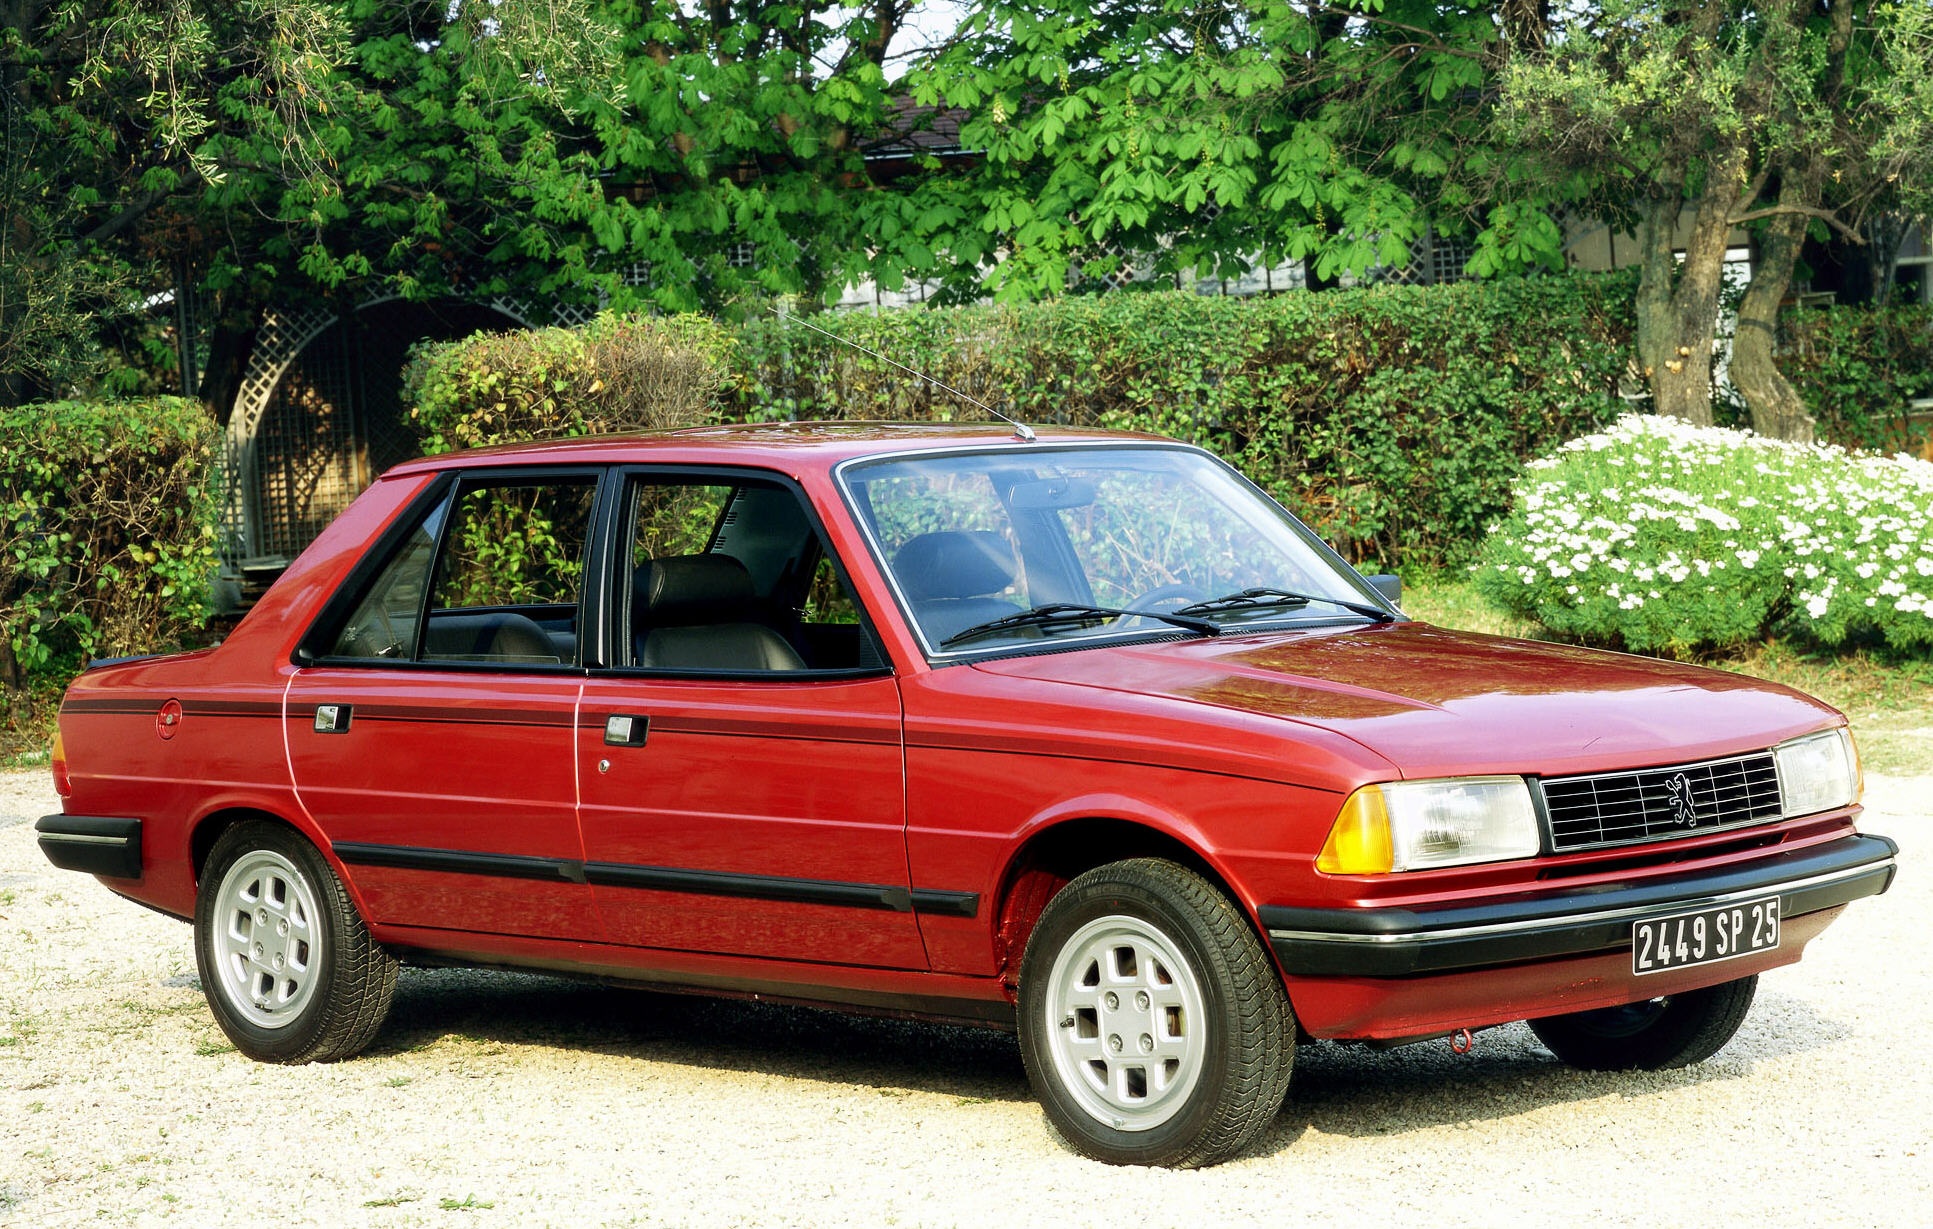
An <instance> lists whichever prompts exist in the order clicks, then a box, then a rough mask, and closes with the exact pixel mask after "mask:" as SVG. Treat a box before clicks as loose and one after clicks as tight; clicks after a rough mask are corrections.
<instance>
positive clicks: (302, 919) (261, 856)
mask: <svg viewBox="0 0 1933 1229" xmlns="http://www.w3.org/2000/svg"><path fill="white" fill-rule="evenodd" d="M258 945H259V946H258ZM257 956H259V959H256V958H255V957H257ZM195 965H196V968H197V969H199V971H200V973H201V986H202V993H203V994H204V995H206V996H207V998H208V1006H209V1009H210V1010H211V1011H212V1012H213V1013H214V1016H215V1023H217V1024H219V1025H221V1030H222V1032H224V1033H226V1034H227V1035H228V1039H229V1040H230V1041H232V1042H234V1043H235V1048H236V1049H237V1050H240V1051H241V1052H242V1053H244V1054H246V1055H248V1056H249V1057H250V1058H253V1059H258V1060H260V1061H262V1062H269V1063H307V1062H334V1061H336V1060H337V1059H342V1058H348V1057H350V1056H352V1055H354V1054H356V1053H357V1052H359V1051H360V1050H362V1049H363V1047H365V1046H367V1045H368V1044H369V1043H370V1041H371V1040H372V1039H373V1038H374V1037H375V1036H376V1031H377V1030H378V1029H380V1028H381V1027H382V1023H383V1018H384V1017H385V1016H387V1015H388V1014H389V1004H390V1000H391V999H392V998H393V997H394V995H395V992H396V968H397V962H396V958H395V957H393V956H391V955H390V954H389V953H388V952H387V951H385V950H384V949H383V948H382V946H381V945H379V944H378V943H376V941H375V940H373V939H371V938H370V937H369V929H368V927H366V926H364V925H363V921H362V917H361V915H360V914H358V913H357V912H356V907H355V905H354V904H353V903H352V902H351V901H350V899H349V894H348V893H347V892H346V891H344V890H343V886H342V882H341V881H340V880H339V879H337V878H336V875H335V872H334V871H333V870H331V869H330V868H329V864H328V863H327V862H326V861H324V860H323V857H322V855H321V854H320V853H318V852H317V851H316V848H315V846H313V845H311V844H310V843H309V842H308V841H307V840H306V839H304V838H303V836H302V835H301V834H300V833H299V832H296V831H295V830H294V829H292V828H289V827H286V826H284V825H282V824H278V823H271V822H268V821H265V820H247V821H244V822H242V823H239V824H236V825H235V826H233V827H231V828H229V829H228V830H227V831H226V832H224V833H222V835H221V838H220V839H219V840H217V841H216V842H215V847H214V849H213V850H212V851H210V853H209V855H208V862H207V865H206V866H204V867H203V868H202V876H201V887H200V889H199V891H198V893H197V895H196V898H195Z"/></svg>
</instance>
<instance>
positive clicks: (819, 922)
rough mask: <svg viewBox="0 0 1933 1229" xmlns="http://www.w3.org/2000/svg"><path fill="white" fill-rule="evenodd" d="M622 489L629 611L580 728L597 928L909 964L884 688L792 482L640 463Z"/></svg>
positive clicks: (867, 634) (747, 950)
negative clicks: (656, 468)
mask: <svg viewBox="0 0 1933 1229" xmlns="http://www.w3.org/2000/svg"><path fill="white" fill-rule="evenodd" d="M624 507H625V509H626V511H625V513H624V515H623V518H622V520H621V522H620V523H621V524H625V525H628V526H630V527H631V529H630V539H631V548H630V550H629V551H626V552H621V553H620V554H621V556H622V557H620V558H619V559H618V560H616V561H615V564H616V566H617V568H618V570H619V572H620V573H622V574H625V575H626V576H627V577H628V581H627V583H625V584H623V585H621V586H620V593H628V595H629V600H628V611H627V612H626V613H625V614H624V615H623V616H622V617H620V618H618V619H616V620H614V623H615V625H616V626H617V627H618V628H620V629H621V630H620V632H619V634H618V635H617V636H616V639H617V640H618V641H620V642H621V643H619V644H618V645H617V646H616V647H615V648H614V650H613V651H612V654H611V660H612V661H613V662H614V663H615V665H614V667H613V668H611V669H609V670H601V671H594V672H593V674H592V677H590V678H589V679H588V680H587V681H586V683H585V686H584V695H583V701H582V705H581V708H580V716H579V720H578V728H577V760H578V771H579V781H580V790H581V797H582V808H581V813H580V818H581V823H582V827H583V839H584V858H585V862H584V874H585V878H586V879H587V880H588V882H589V883H590V885H591V889H592V892H593V893H594V895H595V898H596V900H597V904H598V910H599V913H600V914H601V916H602V917H603V919H604V923H605V927H606V929H607V931H608V933H609V934H610V935H611V937H612V939H613V941H615V942H618V943H625V944H633V945H637V946H644V947H656V948H670V949H677V950H683V951H694V952H712V953H722V954H735V955H759V956H768V957H779V958H784V959H792V960H803V961H820V962H834V963H839V964H849V965H870V966H875V967H889V968H924V967H926V954H925V949H924V948H923V946H922V945H921V942H920V935H919V928H918V925H917V923H916V921H915V919H914V915H913V912H912V897H911V893H910V891H909V883H908V878H907V869H906V836H905V797H904V779H903V774H902V760H903V757H902V751H901V741H900V706H899V691H898V688H897V686H896V685H895V683H894V681H893V679H892V677H891V674H890V672H889V671H888V670H887V669H886V668H885V666H884V665H883V662H882V660H881V658H880V657H879V654H878V652H877V649H876V648H875V647H874V645H875V642H874V641H873V639H872V633H871V629H870V628H868V627H866V626H864V625H863V623H862V621H861V619H860V617H859V615H858V612H857V611H856V610H855V608H854V607H853V605H852V603H851V601H850V599H849V598H848V597H847V596H846V594H847V592H848V590H847V589H846V587H845V585H844V582H843V579H842V577H841V574H840V573H839V570H838V568H837V566H836V564H835V562H834V561H833V560H831V559H829V558H828V557H827V556H826V555H825V553H824V551H823V549H822V546H821V542H822V538H821V535H820V534H819V533H818V531H817V529H816V527H815V526H814V525H813V523H812V521H811V519H810V517H809V516H808V514H807V512H806V510H805V506H804V504H803V502H802V501H801V498H800V496H799V495H798V494H797V493H796V492H795V491H794V490H793V489H792V488H790V487H789V486H787V485H786V484H784V483H782V482H780V481H779V480H777V479H775V478H770V477H762V476H758V475H756V474H749V473H746V472H743V471H717V472H711V473H707V472H702V471H700V472H693V471H683V472H681V473H678V474H650V473H641V474H637V475H634V476H633V478H632V480H631V482H630V484H629V489H628V492H627V503H626V504H625V505H624ZM614 605H616V604H614Z"/></svg>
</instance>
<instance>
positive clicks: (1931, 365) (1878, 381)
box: [1778, 304, 1933, 452]
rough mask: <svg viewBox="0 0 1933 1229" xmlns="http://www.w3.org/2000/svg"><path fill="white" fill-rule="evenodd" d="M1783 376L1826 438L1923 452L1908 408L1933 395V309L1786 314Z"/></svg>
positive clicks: (1921, 433)
mask: <svg viewBox="0 0 1933 1229" xmlns="http://www.w3.org/2000/svg"><path fill="white" fill-rule="evenodd" d="M1781 329H1782V331H1783V332H1784V335H1785V336H1784V339H1783V341H1782V343H1781V344H1780V346H1779V356H1778V365H1779V370H1780V371H1782V372H1784V373H1785V378H1786V379H1788V380H1790V381H1791V382H1792V385H1793V387H1794V388H1796V389H1797V390H1798V392H1799V396H1800V397H1801V398H1803V399H1804V401H1805V403H1806V407H1807V408H1808V409H1810V410H1811V411H1812V413H1813V416H1814V418H1816V419H1817V420H1818V433H1819V438H1820V439H1823V440H1830V441H1832V442H1833V443H1835V444H1840V445H1843V446H1845V447H1848V448H1870V449H1876V450H1879V451H1882V452H1899V451H1909V452H1921V451H1923V450H1924V449H1926V448H1927V447H1928V437H1927V432H1926V428H1925V427H1924V426H1921V427H1918V428H1917V429H1915V428H1914V427H1912V426H1911V424H1909V422H1908V420H1907V417H1906V416H1907V412H1908V402H1911V401H1913V400H1916V399H1919V398H1925V397H1933V307H1924V306H1920V305H1917V304H1915V305H1911V306H1898V307H1888V308H1876V307H1831V308H1826V309H1824V310H1802V311H1793V312H1788V313H1786V316H1785V318H1784V320H1783V321H1782V322H1781Z"/></svg>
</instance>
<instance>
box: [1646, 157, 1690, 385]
mask: <svg viewBox="0 0 1933 1229" xmlns="http://www.w3.org/2000/svg"><path fill="white" fill-rule="evenodd" d="M1679 205H1680V201H1679V198H1678V195H1677V193H1675V192H1674V193H1671V194H1670V195H1668V196H1664V197H1660V198H1658V199H1656V200H1652V201H1647V202H1646V203H1645V204H1644V206H1643V209H1642V212H1641V214H1640V220H1639V222H1638V261H1639V275H1638V300H1637V317H1638V364H1639V366H1640V367H1642V368H1643V375H1644V382H1645V384H1646V385H1648V386H1649V387H1651V388H1652V389H1653V390H1655V389H1656V388H1657V384H1656V375H1657V373H1658V372H1660V371H1662V370H1664V365H1665V361H1666V360H1667V359H1669V358H1671V357H1672V342H1671V334H1672V328H1671V281H1672V275H1673V274H1674V273H1675V272H1677V268H1676V265H1675V263H1674V262H1673V261H1672V259H1671V242H1672V239H1673V237H1674V232H1675V231H1676V229H1677V226H1678V208H1679Z"/></svg>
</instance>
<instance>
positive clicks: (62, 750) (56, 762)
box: [52, 731, 74, 798]
mask: <svg viewBox="0 0 1933 1229" xmlns="http://www.w3.org/2000/svg"><path fill="white" fill-rule="evenodd" d="M52 759H53V765H52V767H53V770H54V792H55V793H56V794H59V795H60V796H61V797H62V798H72V797H73V796H74V782H73V781H72V780H70V779H69V778H68V776H67V746H66V744H65V743H63V742H61V740H60V733H59V732H58V731H56V732H55V733H54V752H53V756H52Z"/></svg>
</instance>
